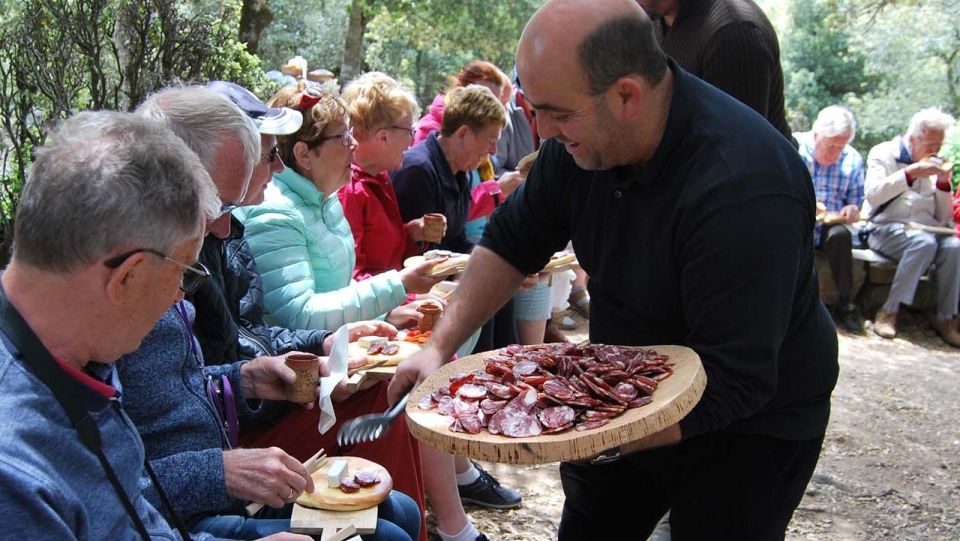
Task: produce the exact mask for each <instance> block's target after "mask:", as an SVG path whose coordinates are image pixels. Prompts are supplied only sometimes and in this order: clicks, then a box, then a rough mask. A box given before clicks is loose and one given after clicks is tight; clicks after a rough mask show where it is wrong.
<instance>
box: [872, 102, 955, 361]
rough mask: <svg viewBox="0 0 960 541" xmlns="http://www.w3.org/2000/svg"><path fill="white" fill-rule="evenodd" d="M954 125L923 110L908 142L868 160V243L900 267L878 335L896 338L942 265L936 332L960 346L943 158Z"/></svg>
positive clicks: (882, 148) (889, 145) (880, 314)
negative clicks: (924, 282) (924, 280)
mask: <svg viewBox="0 0 960 541" xmlns="http://www.w3.org/2000/svg"><path fill="white" fill-rule="evenodd" d="M953 122H954V119H953V117H952V116H950V115H948V114H947V113H944V112H942V111H940V110H939V109H934V108H931V109H924V110H922V111H919V112H918V113H916V114H915V115H913V117H912V118H911V119H910V125H909V126H908V127H907V133H906V134H905V135H902V136H901V135H898V136H897V137H895V138H893V139H892V140H890V141H886V142H883V143H880V144H878V145H877V146H875V147H873V148H872V149H870V153H869V154H868V155H867V177H866V181H865V187H864V190H865V192H866V201H864V203H863V214H865V215H866V216H868V217H869V218H868V219H869V220H870V222H871V224H870V226H869V228H868V231H869V236H868V237H867V244H868V245H869V246H870V249H871V250H873V251H875V252H880V253H881V254H883V255H885V256H887V257H890V258H893V259H896V260H897V272H896V274H894V276H893V283H891V284H890V293H889V294H888V295H887V300H886V301H885V302H884V303H883V306H881V307H880V309H879V310H878V311H877V315H876V317H875V318H874V322H873V332H874V333H876V334H877V335H878V336H881V337H883V338H893V337H894V336H896V334H897V312H899V310H900V305H901V304H910V303H912V302H913V297H914V294H915V293H916V291H917V287H918V286H919V284H920V278H921V277H922V276H923V273H924V272H926V270H927V267H929V266H930V264H931V263H936V273H937V314H936V322H935V323H934V329H936V331H937V332H938V333H939V334H940V337H941V338H943V340H944V341H945V342H946V343H948V344H950V345H951V346H953V347H960V332H958V331H957V327H956V325H957V298H958V297H960V239H957V238H956V237H955V236H954V235H953V234H952V233H951V228H947V227H946V226H949V225H950V223H951V221H952V219H953V216H952V213H951V210H952V209H951V205H952V199H953V185H952V184H951V180H952V175H951V166H950V165H948V164H946V163H945V160H944V159H943V158H941V157H939V156H937V153H938V152H940V147H941V145H942V144H943V138H944V135H945V134H946V132H947V130H949V129H950V128H951V127H952V126H953ZM930 227H933V228H940V229H941V233H942V232H943V230H945V231H946V234H937V233H936V232H934V231H935V230H931V229H929V228H930ZM924 228H928V229H926V230H925V229H924Z"/></svg>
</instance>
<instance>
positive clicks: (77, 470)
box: [0, 337, 210, 541]
mask: <svg viewBox="0 0 960 541" xmlns="http://www.w3.org/2000/svg"><path fill="white" fill-rule="evenodd" d="M91 369H93V370H96V371H97V373H98V376H100V379H101V380H102V381H105V382H107V383H108V384H110V385H111V386H113V387H114V388H116V389H118V390H119V389H120V383H119V381H118V380H117V377H116V373H115V371H114V370H113V368H111V367H109V366H105V365H91ZM77 385H78V386H80V387H81V388H82V392H83V394H84V395H85V396H86V399H87V402H88V409H89V410H90V412H91V414H90V415H91V417H92V418H93V420H94V421H95V422H96V424H97V426H98V427H99V429H100V435H101V440H102V441H103V445H104V452H105V454H106V456H107V460H108V461H109V462H110V464H111V466H112V467H113V470H114V471H115V472H116V474H117V477H118V478H119V479H120V483H121V484H122V485H123V487H124V489H125V491H126V492H127V494H128V496H129V498H130V501H131V502H132V503H133V506H134V508H135V510H136V513H137V515H138V516H139V517H140V519H141V520H142V521H143V524H144V526H145V527H146V529H147V531H148V532H149V533H150V535H151V538H152V539H156V540H179V539H180V536H179V535H178V534H177V533H176V532H175V531H174V530H173V529H171V527H170V526H169V525H168V524H167V522H166V521H165V520H164V519H163V517H162V516H160V514H159V513H158V512H157V510H156V509H155V508H154V507H153V506H152V505H151V504H150V502H148V501H147V499H146V498H145V497H144V496H143V494H142V493H141V485H140V477H141V473H142V470H143V454H144V449H143V444H142V442H141V441H140V436H139V435H138V434H137V430H136V428H135V427H134V425H133V423H132V422H131V421H130V419H129V418H128V417H127V416H126V415H125V414H124V413H123V411H122V410H121V409H120V403H119V401H118V400H116V399H114V400H111V399H108V398H106V397H104V396H103V395H100V394H97V393H95V392H94V391H92V390H90V389H88V388H87V387H84V386H82V384H80V383H77ZM0 419H3V422H2V424H0V516H2V517H4V521H3V522H4V525H3V531H2V533H0V537H2V538H4V539H29V540H31V541H38V540H47V539H49V540H51V541H54V540H55V541H64V540H69V539H77V540H91V541H93V540H110V541H120V540H123V541H127V540H139V539H140V537H139V535H138V533H137V530H136V528H135V527H134V525H133V522H132V521H131V520H130V517H129V516H128V515H127V513H126V511H125V510H124V508H123V504H122V503H121V501H120V498H119V497H118V496H117V494H116V492H115V491H114V489H113V486H112V485H111V484H110V481H109V480H108V479H107V476H106V474H105V473H104V471H103V468H102V467H101V465H100V462H99V461H98V460H97V457H96V455H94V454H93V453H92V452H91V451H90V450H88V449H87V448H86V447H85V446H84V445H83V443H81V441H80V437H79V435H78V433H77V431H76V430H75V429H74V428H73V425H72V424H71V423H70V420H69V418H68V417H67V414H66V413H65V412H64V410H63V408H62V407H61V405H60V403H59V402H58V401H57V399H56V398H55V397H54V396H53V394H52V393H51V392H50V390H49V388H47V386H46V385H44V384H43V383H42V382H41V381H40V380H39V379H38V378H37V377H36V376H35V375H34V374H33V373H32V372H31V371H30V370H29V369H28V368H27V367H26V366H25V365H24V364H23V361H22V358H21V357H20V354H19V353H18V352H17V351H16V349H15V348H14V347H13V346H12V344H10V343H9V342H8V341H7V340H6V337H3V341H2V343H0ZM171 496H173V495H171ZM194 539H197V540H200V539H210V537H209V536H208V535H206V534H201V535H197V536H194Z"/></svg>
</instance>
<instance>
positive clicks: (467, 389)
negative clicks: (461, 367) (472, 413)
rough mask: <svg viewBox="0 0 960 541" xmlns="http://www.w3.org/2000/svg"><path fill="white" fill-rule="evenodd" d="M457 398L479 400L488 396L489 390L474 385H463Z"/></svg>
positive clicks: (458, 390) (458, 391)
mask: <svg viewBox="0 0 960 541" xmlns="http://www.w3.org/2000/svg"><path fill="white" fill-rule="evenodd" d="M457 396H460V397H463V398H469V399H472V400H478V399H481V398H483V397H485V396H487V388H486V387H484V386H483V385H474V384H473V383H466V384H464V385H461V386H460V388H459V389H457Z"/></svg>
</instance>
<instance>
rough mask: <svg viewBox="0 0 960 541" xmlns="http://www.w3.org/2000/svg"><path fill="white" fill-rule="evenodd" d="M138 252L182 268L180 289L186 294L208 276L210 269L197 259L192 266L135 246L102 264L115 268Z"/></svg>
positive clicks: (156, 251) (191, 292)
mask: <svg viewBox="0 0 960 541" xmlns="http://www.w3.org/2000/svg"><path fill="white" fill-rule="evenodd" d="M139 253H148V254H152V255H155V256H157V257H162V258H164V259H165V260H167V261H169V262H171V263H173V264H174V265H176V266H178V267H180V268H182V269H183V281H182V282H181V283H180V291H183V292H184V294H186V295H192V294H193V293H194V292H196V291H197V289H198V288H199V287H200V285H201V284H202V283H203V282H204V281H205V280H206V279H207V278H209V277H210V271H209V270H207V267H206V266H204V264H203V263H201V262H199V261H197V262H196V263H194V264H193V266H190V265H187V264H186V263H181V262H179V261H177V260H176V259H173V258H172V257H170V256H168V255H167V254H165V253H163V252H161V251H159V250H154V249H153V248H137V249H136V250H130V251H129V252H124V253H122V254H120V255H118V256H114V257H111V258H110V259H108V260H106V261H104V262H103V264H104V266H106V267H107V268H108V269H115V268H117V267H119V266H120V265H122V264H123V262H124V261H126V260H127V259H129V258H130V256H132V255H134V254H139Z"/></svg>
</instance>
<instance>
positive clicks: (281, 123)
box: [207, 81, 303, 135]
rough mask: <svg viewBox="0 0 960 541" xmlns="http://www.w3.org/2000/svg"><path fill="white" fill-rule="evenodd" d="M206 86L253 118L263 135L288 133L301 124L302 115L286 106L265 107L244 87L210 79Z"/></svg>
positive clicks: (294, 130)
mask: <svg viewBox="0 0 960 541" xmlns="http://www.w3.org/2000/svg"><path fill="white" fill-rule="evenodd" d="M207 88H208V89H210V90H212V91H214V92H216V93H218V94H222V95H224V96H226V97H227V98H229V99H230V101H232V102H233V103H235V104H237V106H238V107H240V109H242V110H243V112H244V113H247V116H249V117H250V118H252V119H253V122H254V123H255V124H256V125H257V129H258V130H259V131H260V133H261V134H264V135H290V134H291V133H296V131H297V130H299V129H300V125H301V124H303V115H302V114H300V111H294V110H293V109H290V108H287V107H279V108H277V107H267V105H266V104H265V103H263V102H262V101H260V98H258V97H257V96H255V95H254V94H253V92H250V91H249V90H247V89H246V88H243V87H242V86H240V85H238V84H236V83H230V82H227V81H212V82H210V83H208V84H207Z"/></svg>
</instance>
